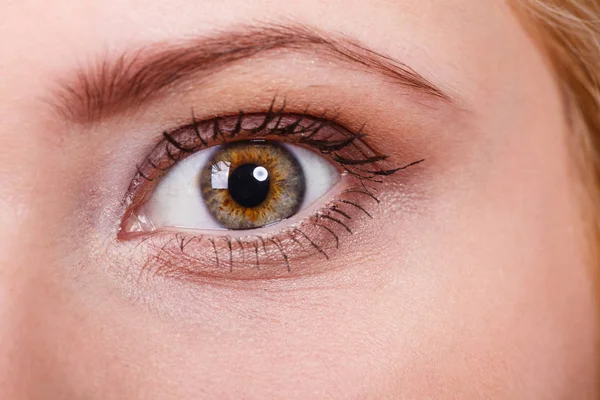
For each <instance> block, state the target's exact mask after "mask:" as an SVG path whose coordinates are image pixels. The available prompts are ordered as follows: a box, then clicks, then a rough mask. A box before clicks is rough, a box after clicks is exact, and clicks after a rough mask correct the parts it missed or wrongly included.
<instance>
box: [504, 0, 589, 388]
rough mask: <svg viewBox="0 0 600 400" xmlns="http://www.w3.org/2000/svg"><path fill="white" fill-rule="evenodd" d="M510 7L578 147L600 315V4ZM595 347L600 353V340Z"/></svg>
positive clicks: (545, 1) (564, 0)
mask: <svg viewBox="0 0 600 400" xmlns="http://www.w3.org/2000/svg"><path fill="white" fill-rule="evenodd" d="M512 5H513V7H514V8H515V10H516V11H517V13H518V14H519V15H520V16H522V17H524V19H525V22H526V26H527V27H528V28H532V29H533V32H534V35H535V36H536V37H537V39H538V41H539V43H540V44H541V45H542V46H543V49H544V50H545V52H546V54H547V56H548V58H549V60H550V62H551V64H552V66H553V67H554V69H555V71H556V77H557V79H558V81H559V83H560V85H561V89H562V91H563V94H564V99H565V105H566V109H567V112H568V117H569V121H570V124H571V130H572V133H573V135H574V136H575V138H576V140H577V142H579V144H580V145H578V146H575V147H576V148H577V151H578V153H579V155H580V157H577V158H578V160H581V161H582V166H583V168H582V169H581V170H582V171H583V177H584V179H585V181H586V183H587V185H586V186H587V191H586V194H587V195H588V196H587V198H588V199H589V200H590V206H589V207H587V208H588V215H586V216H585V217H586V219H587V220H588V221H591V222H592V224H590V230H591V231H592V234H593V238H594V240H592V241H591V243H592V248H591V250H592V256H593V262H591V263H590V264H591V265H593V267H594V268H593V270H592V274H593V278H594V281H595V283H596V294H597V300H598V302H597V304H598V310H599V312H600V0H516V1H515V2H514V3H513V4H512ZM597 343H598V348H599V349H600V338H598V342H597ZM599 373H600V371H599ZM598 383H599V385H600V377H599V379H598Z"/></svg>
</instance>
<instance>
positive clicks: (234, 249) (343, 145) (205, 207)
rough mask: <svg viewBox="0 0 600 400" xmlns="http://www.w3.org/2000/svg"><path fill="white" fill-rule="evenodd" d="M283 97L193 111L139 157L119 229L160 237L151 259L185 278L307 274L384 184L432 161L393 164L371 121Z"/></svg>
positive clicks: (366, 215) (126, 235)
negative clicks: (288, 104) (343, 121)
mask: <svg viewBox="0 0 600 400" xmlns="http://www.w3.org/2000/svg"><path fill="white" fill-rule="evenodd" d="M274 105H275V100H273V102H272V103H271V106H270V107H269V108H268V110H267V111H265V112H264V113H249V114H246V113H244V112H239V113H238V114H236V115H229V116H228V115H224V116H218V117H214V118H210V119H205V120H201V121H197V120H196V118H195V117H193V116H192V119H191V123H188V124H187V125H184V126H182V127H179V128H176V129H174V130H172V131H170V132H165V133H164V134H163V138H162V140H161V141H160V143H158V144H157V145H156V147H155V148H154V149H153V150H152V151H151V152H150V154H149V155H148V156H147V157H146V158H145V160H144V162H143V163H142V164H140V165H139V167H138V173H137V175H136V176H135V177H134V179H133V181H132V183H131V185H130V188H129V191H128V194H127V198H126V203H127V210H126V212H125V215H124V217H123V221H122V224H121V229H120V233H119V237H120V238H121V239H122V240H140V242H141V243H145V244H149V245H150V246H152V248H151V251H155V252H157V254H156V255H155V256H153V257H151V260H150V261H149V264H150V265H152V268H153V269H155V270H157V271H160V272H162V273H168V274H170V275H173V276H180V277H188V278H189V277H192V278H198V277H202V276H224V277H230V278H234V279H236V278H240V279H247V278H272V277H281V276H286V275H287V276H290V274H293V273H294V272H298V271H297V270H298V269H299V270H302V271H304V272H302V273H310V272H311V271H306V265H309V264H310V263H309V264H307V260H311V259H312V257H321V258H322V259H323V260H329V259H330V258H331V257H334V256H335V253H336V251H337V250H338V249H339V248H340V242H341V241H342V240H343V239H344V238H345V237H347V236H351V235H352V234H353V233H354V230H355V229H358V228H359V225H360V224H359V221H363V220H365V219H367V220H368V219H371V218H372V216H371V213H370V211H369V209H370V208H372V207H374V206H376V205H378V204H379V203H380V200H379V198H378V197H377V193H378V190H377V185H379V184H381V183H383V180H384V179H386V178H387V177H388V176H390V175H393V174H395V173H396V172H398V171H401V170H404V169H406V168H408V167H409V166H413V165H416V164H418V163H420V162H421V161H423V160H417V161H414V162H412V163H409V164H407V165H403V166H400V167H397V166H393V165H392V164H390V162H389V160H387V156H385V155H383V154H381V153H379V152H377V151H376V150H374V149H373V148H372V147H371V146H370V145H369V143H368V141H367V134H366V133H365V131H364V128H362V129H358V130H357V131H351V130H349V129H346V128H344V127H342V126H341V125H339V124H337V123H335V122H334V121H333V119H334V118H333V117H328V116H327V115H326V114H322V115H318V116H313V115H310V114H309V113H308V112H305V113H300V114H298V113H291V112H289V113H288V112H287V111H286V109H285V102H284V104H283V105H282V106H280V108H279V109H277V110H275V109H274ZM173 260H175V261H173ZM295 265H299V266H301V267H299V268H298V269H296V268H295Z"/></svg>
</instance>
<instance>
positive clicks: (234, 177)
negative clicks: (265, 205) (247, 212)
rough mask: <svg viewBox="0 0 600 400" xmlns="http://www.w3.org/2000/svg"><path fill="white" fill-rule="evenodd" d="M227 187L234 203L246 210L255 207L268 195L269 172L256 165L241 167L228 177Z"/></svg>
mask: <svg viewBox="0 0 600 400" xmlns="http://www.w3.org/2000/svg"><path fill="white" fill-rule="evenodd" d="M227 187H228V189H229V194H230V195H231V198H232V199H233V200H234V201H235V202H236V203H238V204H239V205H241V206H242V207H247V208H252V207H257V206H259V205H260V204H262V202H263V201H265V199H266V198H267V196H268V194H269V189H270V183H269V172H268V171H267V169H266V168H265V167H262V166H259V165H256V164H244V165H241V166H239V167H238V168H236V169H235V170H234V171H233V172H231V174H230V175H229V179H228V185H227Z"/></svg>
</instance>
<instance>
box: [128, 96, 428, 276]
mask: <svg viewBox="0 0 600 400" xmlns="http://www.w3.org/2000/svg"><path fill="white" fill-rule="evenodd" d="M275 103H276V99H273V101H272V102H271V105H270V106H269V108H268V110H267V112H266V113H264V114H246V113H244V112H243V111H240V112H239V113H238V114H237V115H234V116H229V117H225V116H223V117H215V118H212V119H209V120H204V121H197V120H196V118H195V116H194V115H193V113H192V117H191V123H190V124H188V125H186V126H183V127H181V128H178V129H175V130H174V131H172V132H164V133H163V139H162V140H161V141H160V143H159V144H157V145H156V147H155V148H154V149H153V150H152V151H151V152H150V154H149V155H148V156H147V157H146V158H145V160H144V161H143V162H142V164H140V165H138V166H137V174H136V176H135V177H134V179H133V180H132V182H131V184H130V187H129V189H128V191H127V195H126V197H125V203H126V206H127V209H128V212H126V214H125V216H124V221H125V220H126V219H127V217H128V213H129V215H130V214H131V212H132V210H135V209H136V208H137V206H139V205H141V204H142V203H143V202H144V201H145V199H146V196H147V195H148V194H149V193H151V192H152V190H153V188H154V187H155V185H156V183H157V182H158V181H159V180H160V178H161V177H162V176H164V175H165V174H166V173H167V172H168V171H169V170H170V169H171V168H172V167H173V166H174V165H175V164H177V163H178V162H180V161H181V160H183V159H184V158H186V157H187V156H189V155H191V154H194V153H195V152H197V151H199V150H202V149H204V148H208V147H212V146H213V145H220V144H224V143H228V142H231V141H236V140H240V139H256V138H257V137H258V138H260V139H263V138H276V139H285V140H289V141H294V142H295V143H297V144H299V145H303V146H306V147H309V148H312V149H313V150H315V151H317V152H319V153H320V154H322V155H323V156H325V157H326V158H328V159H329V160H331V161H332V162H333V163H334V165H337V166H338V167H339V168H340V169H341V170H342V171H343V173H345V174H346V175H347V176H348V177H350V178H351V180H352V181H353V182H354V184H353V185H347V187H346V188H345V189H344V190H343V191H341V192H340V193H339V194H338V195H337V196H336V198H335V199H333V200H331V201H330V202H329V203H327V204H326V205H325V206H323V207H321V209H320V210H318V211H317V212H316V213H314V214H313V215H312V216H310V217H305V218H304V219H303V220H302V221H301V222H300V224H295V225H293V226H292V227H288V228H286V229H284V230H282V231H281V232H277V233H275V234H274V235H268V236H266V237H263V236H260V235H252V236H250V235H248V236H246V237H244V238H240V237H238V236H227V235H226V236H221V238H222V239H221V241H222V242H223V243H220V244H219V245H217V240H218V239H217V240H216V239H215V238H212V237H208V238H206V237H205V236H206V235H198V234H184V233H181V232H177V233H174V234H173V233H172V232H168V231H164V232H162V233H166V235H165V234H158V233H156V234H149V235H147V236H146V237H144V238H142V239H141V240H140V242H139V243H138V245H137V246H136V248H137V247H139V246H140V245H142V244H149V245H150V247H151V252H150V254H153V255H152V256H150V257H149V259H148V260H147V262H146V263H145V266H144V268H143V270H145V271H150V270H152V271H153V273H154V274H161V275H168V276H171V277H178V278H186V279H192V280H195V279H199V278H200V277H201V276H204V275H207V274H208V275H219V274H220V273H222V272H223V271H224V270H223V268H222V266H223V263H224V262H226V264H228V265H229V268H228V269H226V270H227V271H229V272H230V273H233V272H234V264H240V265H252V264H253V265H254V267H255V268H253V273H251V274H250V275H253V277H255V278H256V277H265V275H266V276H267V277H269V278H271V277H279V276H284V275H281V270H282V269H281V268H280V269H279V271H278V273H276V274H273V273H272V271H269V272H266V274H265V271H264V270H262V269H261V264H263V265H264V264H265V263H266V264H268V263H271V262H272V263H274V264H281V263H282V262H283V264H284V266H285V267H284V269H283V270H285V272H287V275H289V274H290V273H291V272H292V268H291V264H290V261H291V259H294V260H296V259H299V260H302V259H305V258H306V257H307V256H311V255H313V254H320V255H321V256H322V257H324V258H325V259H327V260H329V258H330V256H329V254H328V252H327V249H326V248H325V246H324V245H321V244H319V240H317V239H315V237H314V236H316V235H321V237H320V238H321V239H323V240H324V241H325V242H324V243H326V242H327V239H326V237H329V241H331V240H332V239H333V241H334V242H335V247H336V248H339V246H340V235H341V233H342V232H346V233H348V234H352V233H353V231H352V229H351V227H350V226H349V225H350V222H351V221H352V220H353V219H354V218H353V217H352V213H353V212H359V213H360V214H362V215H365V216H367V217H369V218H371V219H372V215H371V213H370V212H369V211H368V210H367V208H368V205H367V204H365V202H371V203H373V202H375V203H377V204H379V203H380V200H379V199H378V197H377V196H376V194H375V193H376V189H375V188H374V185H376V184H380V183H382V182H383V181H382V180H383V179H385V177H387V176H389V175H393V174H394V173H396V172H399V171H403V170H405V169H407V168H409V167H412V166H414V165H417V164H420V163H422V162H423V161H424V160H418V161H415V162H411V163H409V164H407V165H403V166H400V167H395V168H385V167H383V165H382V164H383V163H386V162H387V161H388V157H387V156H384V155H381V154H379V153H377V152H376V151H375V150H374V149H373V148H372V147H371V146H369V145H368V144H367V143H366V142H365V139H366V138H367V137H368V135H367V134H366V133H364V131H363V129H364V126H363V127H362V128H361V129H359V130H358V131H356V132H352V131H350V130H348V129H345V128H343V127H341V126H340V125H338V124H336V123H334V122H332V120H333V119H335V117H334V116H332V117H328V116H327V115H326V113H323V114H321V115H320V116H309V115H308V110H306V111H305V112H304V113H303V114H292V113H287V112H286V111H285V108H286V102H285V101H283V105H282V106H281V107H280V108H278V109H277V110H274V105H275ZM336 135H337V137H335V136H336ZM309 222H310V223H311V224H312V225H310V226H308V229H307V228H306V227H305V224H306V223H309ZM323 235H325V237H324V236H323ZM311 236H312V237H311ZM204 239H205V240H204ZM234 242H235V243H234ZM192 244H195V245H196V246H197V247H203V248H200V249H199V248H197V250H199V251H197V252H194V253H197V254H199V255H205V254H209V253H212V254H213V257H212V259H211V260H210V261H209V262H207V260H206V258H208V256H207V257H204V259H200V258H198V257H193V256H190V255H189V254H187V252H186V249H187V248H188V247H189V246H190V245H192ZM235 247H237V249H236V248H235ZM219 248H220V249H221V250H223V249H224V250H225V252H226V254H225V255H223V254H220V253H221V252H220V251H219ZM248 249H249V250H250V256H248V255H247V254H248ZM307 249H312V253H307ZM261 250H262V253H263V262H262V263H261V259H260V257H259V253H260V252H261ZM207 251H208V253H207ZM294 252H295V253H294ZM227 253H228V254H227ZM238 253H240V254H239V257H235V256H234V254H235V255H238ZM292 253H294V254H295V256H292V255H291V254H292ZM236 258H241V259H242V260H241V261H239V260H237V262H235V261H236ZM250 258H252V259H253V260H252V261H253V262H252V263H250V261H251V260H250ZM173 259H175V260H180V262H173V261H172V260H173ZM265 260H266V262H265ZM198 264H200V267H198ZM203 264H214V265H215V266H216V269H215V268H210V267H209V266H208V267H207V268H203ZM190 265H195V267H192V268H191V267H189V266H190ZM182 266H183V267H182ZM203 270H207V271H203ZM261 271H262V272H261ZM247 276H248V274H245V275H244V274H242V279H245V278H246V277H247ZM230 278H231V276H230Z"/></svg>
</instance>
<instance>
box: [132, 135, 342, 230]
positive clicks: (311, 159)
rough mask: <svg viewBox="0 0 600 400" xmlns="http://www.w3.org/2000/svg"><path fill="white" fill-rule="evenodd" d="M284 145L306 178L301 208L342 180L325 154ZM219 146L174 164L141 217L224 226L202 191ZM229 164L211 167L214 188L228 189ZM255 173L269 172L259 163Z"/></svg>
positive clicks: (164, 223) (161, 223)
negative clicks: (205, 173)
mask: <svg viewBox="0 0 600 400" xmlns="http://www.w3.org/2000/svg"><path fill="white" fill-rule="evenodd" d="M284 146H285V148H286V149H287V150H288V151H289V152H291V153H292V154H293V155H294V157H296V159H297V160H298V163H299V164H300V167H301V168H302V171H303V173H304V178H305V180H306V193H305V196H304V199H303V201H302V204H301V205H300V209H301V210H302V209H304V208H306V207H308V206H310V205H311V204H313V203H314V202H315V201H316V200H318V199H319V198H321V197H323V196H324V195H325V194H326V193H327V192H329V190H330V189H331V188H332V187H333V186H335V184H336V183H337V182H338V181H339V180H340V174H339V172H338V171H337V170H336V169H335V168H334V166H333V165H331V163H330V162H329V161H327V160H326V159H325V158H324V157H323V156H321V155H318V154H316V153H315V152H312V151H310V150H308V149H305V148H303V147H299V146H295V145H290V144H284ZM218 148H219V147H218V146H217V147H214V148H210V149H206V150H201V151H199V152H197V153H196V154H194V155H192V156H190V157H188V158H186V159H185V160H183V161H181V162H180V163H179V164H177V165H175V166H174V167H173V168H172V169H171V170H170V171H169V172H168V173H167V174H166V175H165V176H164V177H163V178H162V179H161V181H160V182H159V184H158V185H157V186H156V187H155V188H154V191H153V193H152V194H151V196H150V199H149V200H148V202H147V203H146V204H145V206H144V207H143V209H142V210H143V211H142V212H143V215H141V217H143V218H145V219H147V220H149V221H151V223H152V225H153V226H154V227H156V228H166V227H174V228H176V227H179V228H190V229H203V230H204V229H206V230H211V229H224V228H223V227H222V226H220V225H219V224H218V223H217V222H216V221H215V220H214V218H213V217H212V215H211V214H210V212H209V211H208V208H207V206H206V204H205V203H204V199H203V198H202V194H201V192H200V174H201V172H202V170H203V169H204V168H206V164H207V163H208V161H209V160H210V158H211V156H212V155H213V153H214V152H215V151H218ZM229 167H230V166H229V165H228V163H225V162H221V163H219V164H217V165H214V166H213V167H212V169H211V186H212V187H213V189H223V190H226V189H227V185H228V177H229ZM253 175H254V177H255V178H256V179H257V180H259V181H264V180H266V179H267V178H268V176H269V171H267V169H266V168H264V167H260V166H259V167H257V168H255V169H254V171H253Z"/></svg>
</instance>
